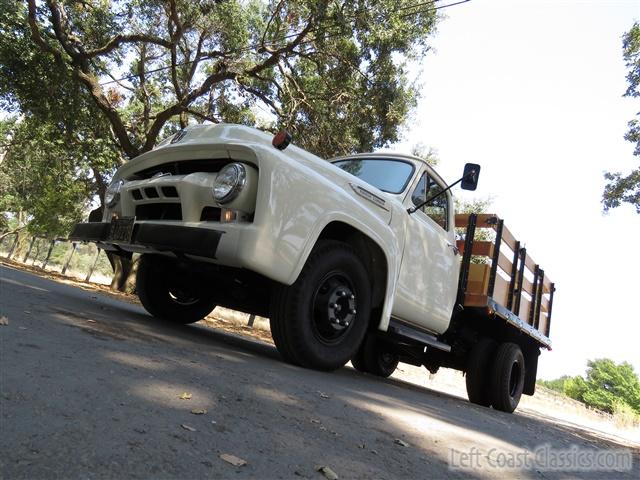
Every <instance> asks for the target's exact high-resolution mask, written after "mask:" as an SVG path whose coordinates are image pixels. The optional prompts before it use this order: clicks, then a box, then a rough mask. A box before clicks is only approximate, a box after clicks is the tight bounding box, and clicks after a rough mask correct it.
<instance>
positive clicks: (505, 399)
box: [466, 338, 525, 413]
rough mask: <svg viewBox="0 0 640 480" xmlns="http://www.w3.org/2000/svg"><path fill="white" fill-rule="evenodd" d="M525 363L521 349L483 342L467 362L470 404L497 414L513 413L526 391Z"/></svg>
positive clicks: (477, 346)
mask: <svg viewBox="0 0 640 480" xmlns="http://www.w3.org/2000/svg"><path fill="white" fill-rule="evenodd" d="M524 376H525V361H524V355H523V354H522V350H521V349H520V347H519V346H518V345H517V344H515V343H511V342H505V343H501V344H498V343H497V342H496V341H494V340H491V339H489V338H482V339H480V341H478V343H476V345H475V346H474V347H473V348H472V350H471V352H470V354H469V357H468V359H467V370H466V383H467V394H468V396H469V401H470V402H472V403H475V404H477V405H482V406H484V407H489V406H493V408H495V409H496V410H501V411H503V412H508V413H511V412H513V411H514V410H515V409H516V407H517V406H518V403H519V402H520V397H521V396H522V391H523V389H524Z"/></svg>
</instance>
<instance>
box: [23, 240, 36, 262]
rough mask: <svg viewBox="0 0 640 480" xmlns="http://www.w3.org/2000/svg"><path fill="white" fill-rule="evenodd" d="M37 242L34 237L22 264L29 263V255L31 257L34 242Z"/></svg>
mask: <svg viewBox="0 0 640 480" xmlns="http://www.w3.org/2000/svg"><path fill="white" fill-rule="evenodd" d="M35 241H36V237H35V236H34V237H33V238H32V239H31V243H30V244H29V250H27V254H26V255H25V256H24V258H23V259H22V263H27V258H29V255H31V249H32V248H33V242H35Z"/></svg>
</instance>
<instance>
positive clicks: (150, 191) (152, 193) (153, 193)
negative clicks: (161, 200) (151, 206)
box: [144, 187, 160, 198]
mask: <svg viewBox="0 0 640 480" xmlns="http://www.w3.org/2000/svg"><path fill="white" fill-rule="evenodd" d="M144 194H145V195H146V196H147V198H158V197H159V196H160V195H158V191H157V190H156V189H155V188H154V187H148V188H145V189H144Z"/></svg>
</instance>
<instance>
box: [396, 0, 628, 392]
mask: <svg viewBox="0 0 640 480" xmlns="http://www.w3.org/2000/svg"><path fill="white" fill-rule="evenodd" d="M444 12H446V15H447V18H446V19H445V20H443V21H442V22H441V23H440V26H439V31H438V33H437V34H436V35H435V37H434V38H433V41H432V45H433V46H434V47H435V50H434V51H433V52H432V53H431V54H429V55H428V56H427V57H426V58H425V59H424V61H423V63H422V65H421V67H422V76H421V78H420V81H421V82H422V83H423V88H422V99H421V101H420V103H419V106H418V109H417V112H416V115H415V121H414V123H413V124H412V125H410V127H409V131H408V133H407V135H406V142H404V143H403V144H401V145H399V146H398V148H397V149H399V150H409V149H410V146H411V145H413V144H416V143H419V142H422V143H424V144H426V145H428V146H430V147H433V148H435V149H437V150H438V153H439V156H440V159H441V162H440V166H439V169H438V170H439V171H440V173H441V174H442V175H443V176H444V177H445V178H446V179H448V180H449V181H453V180H456V179H457V178H458V177H459V175H460V174H461V172H462V167H463V164H464V163H465V162H474V163H479V164H481V165H482V172H481V175H480V184H479V187H478V190H477V191H476V192H475V195H476V196H480V197H481V196H493V197H494V202H493V205H494V208H493V210H494V212H493V213H497V214H498V215H499V216H500V217H501V218H504V219H505V224H506V225H507V226H508V227H509V229H510V230H511V231H512V232H513V233H514V234H515V236H516V238H518V239H521V240H522V241H525V242H526V246H527V249H528V252H529V253H530V254H531V255H532V257H533V258H534V260H536V261H537V262H538V263H540V264H541V266H542V267H543V268H544V269H545V273H546V274H548V275H549V276H550V277H551V279H552V280H553V281H554V282H556V287H557V292H556V297H555V299H554V305H553V318H552V326H551V338H552V341H553V351H551V352H543V354H542V356H541V359H540V367H539V372H538V375H539V376H540V377H541V378H547V379H548V378H555V377H558V376H560V375H563V374H571V375H575V374H582V373H584V370H585V368H586V361H587V359H594V358H601V357H608V358H612V359H614V360H615V361H618V362H619V361H623V360H626V361H628V362H630V363H632V364H633V365H634V367H635V369H636V372H638V373H640V353H639V352H640V309H638V307H637V304H636V301H637V299H638V297H640V281H639V277H640V253H639V249H640V241H639V240H638V239H639V238H640V215H638V214H636V213H635V210H634V209H633V208H632V207H630V206H624V207H621V208H618V209H616V210H614V211H612V212H611V213H609V214H608V215H603V213H602V206H601V204H600V198H601V194H602V189H603V185H604V179H603V176H602V174H603V172H604V171H605V170H622V171H628V170H630V169H631V168H632V167H634V166H637V165H638V163H639V162H640V158H638V157H633V155H632V151H633V145H632V144H631V143H630V142H626V141H625V140H624V139H623V135H624V133H625V132H626V130H627V122H628V121H629V120H631V119H632V118H633V117H634V115H635V113H636V112H637V111H638V110H639V109H640V105H639V103H640V102H638V101H637V100H633V99H629V98H622V94H623V93H624V91H625V89H626V80H625V75H626V70H625V67H624V64H623V61H622V41H621V36H622V34H623V33H624V32H625V31H628V30H629V29H630V28H631V26H632V24H633V21H634V20H640V0H626V1H624V0H619V1H606V0H602V1H590V2H589V1H582V2H580V1H541V0H529V1H528V0H510V1H507V0H503V1H501V0H472V1H471V2H470V3H466V4H463V5H460V6H457V7H452V8H448V9H446V10H444ZM457 192H458V194H459V195H460V196H462V197H468V195H467V194H466V192H465V194H460V191H459V190H458V191H457Z"/></svg>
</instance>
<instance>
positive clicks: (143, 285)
mask: <svg viewBox="0 0 640 480" xmlns="http://www.w3.org/2000/svg"><path fill="white" fill-rule="evenodd" d="M207 287H209V285H207V281H206V279H204V278H201V277H200V276H198V275H194V274H193V273H192V272H189V271H188V270H187V269H180V268H179V266H178V264H177V262H176V261H174V260H172V259H171V258H167V257H163V256H160V255H142V257H141V258H140V261H139V265H138V273H137V276H136V291H137V293H138V298H140V302H141V303H142V306H143V307H144V308H145V310H147V312H149V313H150V314H151V315H153V316H154V317H157V318H162V319H164V320H169V321H171V322H175V323H182V324H188V323H194V322H197V321H198V320H201V319H202V318H204V317H205V316H207V315H208V314H209V313H211V311H212V310H213V309H214V308H215V307H216V304H215V301H214V300H213V299H212V298H211V296H210V294H209V295H208V294H207Z"/></svg>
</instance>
